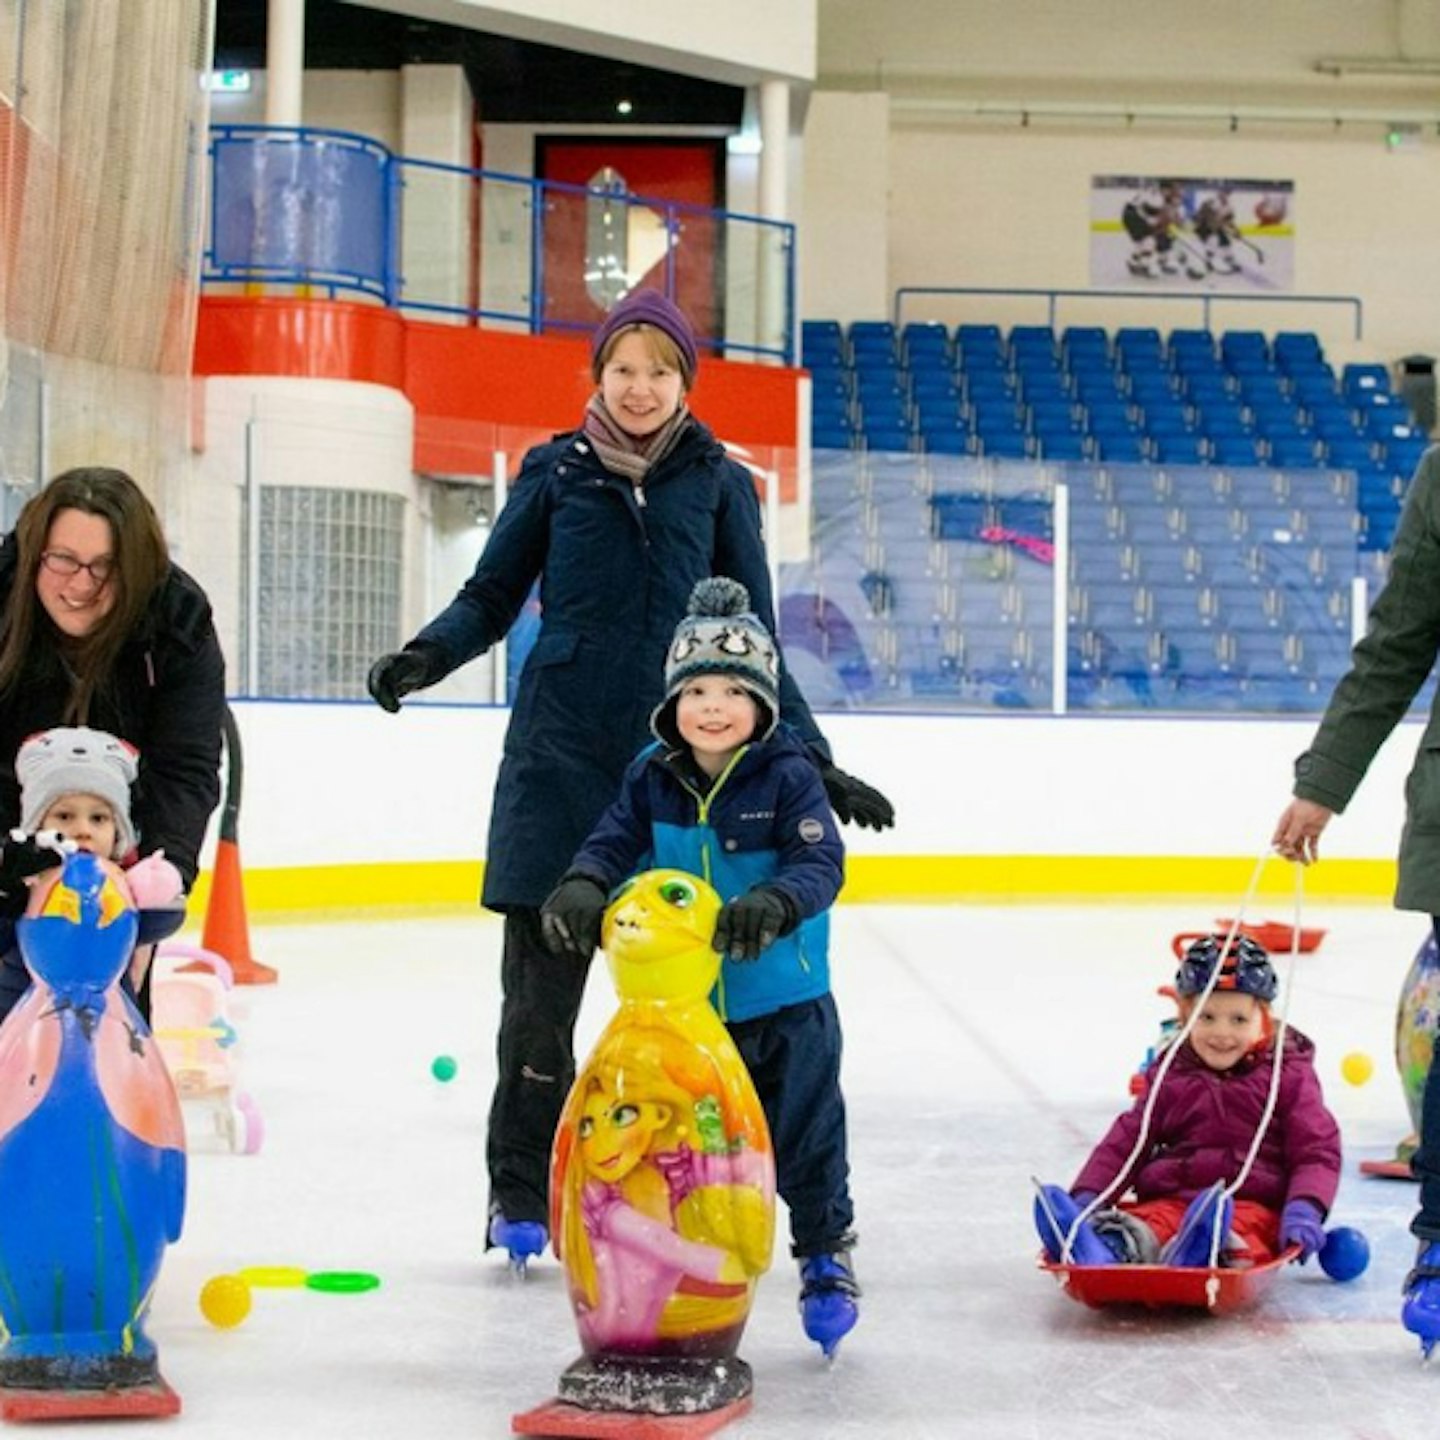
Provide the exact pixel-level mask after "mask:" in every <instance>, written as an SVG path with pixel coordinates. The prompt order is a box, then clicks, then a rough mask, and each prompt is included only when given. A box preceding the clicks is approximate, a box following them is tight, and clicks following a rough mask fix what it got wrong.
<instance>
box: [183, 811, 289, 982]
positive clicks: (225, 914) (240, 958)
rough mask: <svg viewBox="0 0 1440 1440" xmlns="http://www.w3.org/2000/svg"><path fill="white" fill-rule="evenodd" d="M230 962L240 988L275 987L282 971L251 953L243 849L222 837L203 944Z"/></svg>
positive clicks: (216, 857)
mask: <svg viewBox="0 0 1440 1440" xmlns="http://www.w3.org/2000/svg"><path fill="white" fill-rule="evenodd" d="M200 943H201V945H202V946H204V948H205V949H206V950H212V951H214V953H215V954H216V955H219V956H220V957H221V958H222V959H223V960H227V961H229V963H230V970H231V973H232V974H233V976H234V977H235V983H236V984H237V985H273V984H274V983H275V982H276V981H277V980H278V979H279V978H280V975H279V972H278V971H276V970H275V969H274V968H273V967H271V966H269V965H262V964H261V963H260V962H259V961H258V960H256V959H255V957H254V956H253V955H251V953H250V925H249V922H248V920H247V919H246V916H245V882H244V880H243V879H242V878H241V875H240V846H239V844H238V843H237V842H236V841H234V840H226V839H224V838H222V839H221V840H220V842H219V844H218V845H217V846H216V847H215V870H214V873H213V874H212V876H211V884H210V903H209V904H208V905H207V906H206V907H205V934H204V936H203V937H202V939H201V941H200Z"/></svg>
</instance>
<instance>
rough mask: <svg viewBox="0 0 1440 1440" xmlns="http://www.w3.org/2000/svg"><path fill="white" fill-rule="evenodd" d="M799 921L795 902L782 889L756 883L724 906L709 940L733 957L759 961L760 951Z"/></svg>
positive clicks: (721, 951)
mask: <svg viewBox="0 0 1440 1440" xmlns="http://www.w3.org/2000/svg"><path fill="white" fill-rule="evenodd" d="M799 923H800V917H799V915H798V914H797V913H796V910H795V902H794V901H793V900H791V898H790V897H789V896H788V895H786V894H785V893H784V892H783V891H780V890H773V889H771V888H770V886H768V885H757V886H756V887H755V888H754V889H753V890H747V891H746V892H745V893H744V894H743V895H741V896H740V897H739V899H736V900H732V901H731V902H730V903H729V904H728V905H726V906H724V907H723V908H722V909H721V911H720V913H719V915H717V916H716V917H715V938H714V939H713V940H712V941H711V942H710V943H711V945H713V946H714V948H715V949H716V950H718V951H719V952H720V953H721V954H722V955H728V956H729V957H730V958H731V959H732V960H742V961H750V960H758V959H759V958H760V952H761V951H762V950H765V949H767V948H768V947H769V946H771V945H773V944H774V943H775V942H776V941H777V940H778V939H779V938H780V937H781V936H782V935H788V934H789V933H790V932H791V931H792V930H793V929H794V928H795V927H796V925H798V924H799Z"/></svg>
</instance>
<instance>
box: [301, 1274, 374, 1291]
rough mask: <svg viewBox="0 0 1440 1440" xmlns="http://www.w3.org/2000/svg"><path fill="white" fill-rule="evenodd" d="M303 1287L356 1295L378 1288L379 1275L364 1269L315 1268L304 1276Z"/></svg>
mask: <svg viewBox="0 0 1440 1440" xmlns="http://www.w3.org/2000/svg"><path fill="white" fill-rule="evenodd" d="M305 1288H306V1289H307V1290H323V1291H324V1292H325V1293H326V1294H327V1295H358V1294H359V1293H360V1292H361V1291H362V1290H378V1289H379V1288H380V1277H379V1276H378V1275H371V1274H370V1273H369V1272H368V1271H365V1270H317V1271H316V1272H315V1273H314V1274H313V1275H307V1276H306V1277H305Z"/></svg>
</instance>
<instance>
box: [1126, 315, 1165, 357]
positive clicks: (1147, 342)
mask: <svg viewBox="0 0 1440 1440" xmlns="http://www.w3.org/2000/svg"><path fill="white" fill-rule="evenodd" d="M1115 353H1116V354H1117V355H1118V356H1119V357H1120V358H1121V359H1122V360H1135V361H1142V362H1143V361H1153V362H1154V363H1155V364H1156V365H1157V366H1158V365H1159V364H1160V363H1161V362H1162V361H1163V359H1164V353H1165V351H1164V346H1163V344H1162V343H1161V340H1160V332H1159V331H1158V330H1156V329H1154V328H1153V327H1152V326H1145V325H1122V326H1121V327H1120V328H1119V329H1118V330H1117V331H1116V332H1115Z"/></svg>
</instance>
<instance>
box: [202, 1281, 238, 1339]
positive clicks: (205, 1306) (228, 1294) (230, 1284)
mask: <svg viewBox="0 0 1440 1440" xmlns="http://www.w3.org/2000/svg"><path fill="white" fill-rule="evenodd" d="M200 1313H201V1314H202V1315H203V1316H204V1317H205V1318H206V1319H207V1320H208V1321H209V1322H210V1323H211V1324H212V1325H215V1326H218V1327H219V1328H220V1329H221V1330H230V1329H233V1328H234V1327H235V1326H236V1325H238V1324H240V1322H241V1321H242V1320H244V1318H245V1317H246V1316H247V1315H248V1314H249V1313H250V1284H249V1281H247V1280H244V1279H242V1278H241V1277H240V1276H239V1275H216V1276H215V1277H214V1278H213V1279H210V1280H207V1281H206V1282H205V1284H204V1285H203V1286H201V1289H200Z"/></svg>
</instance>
